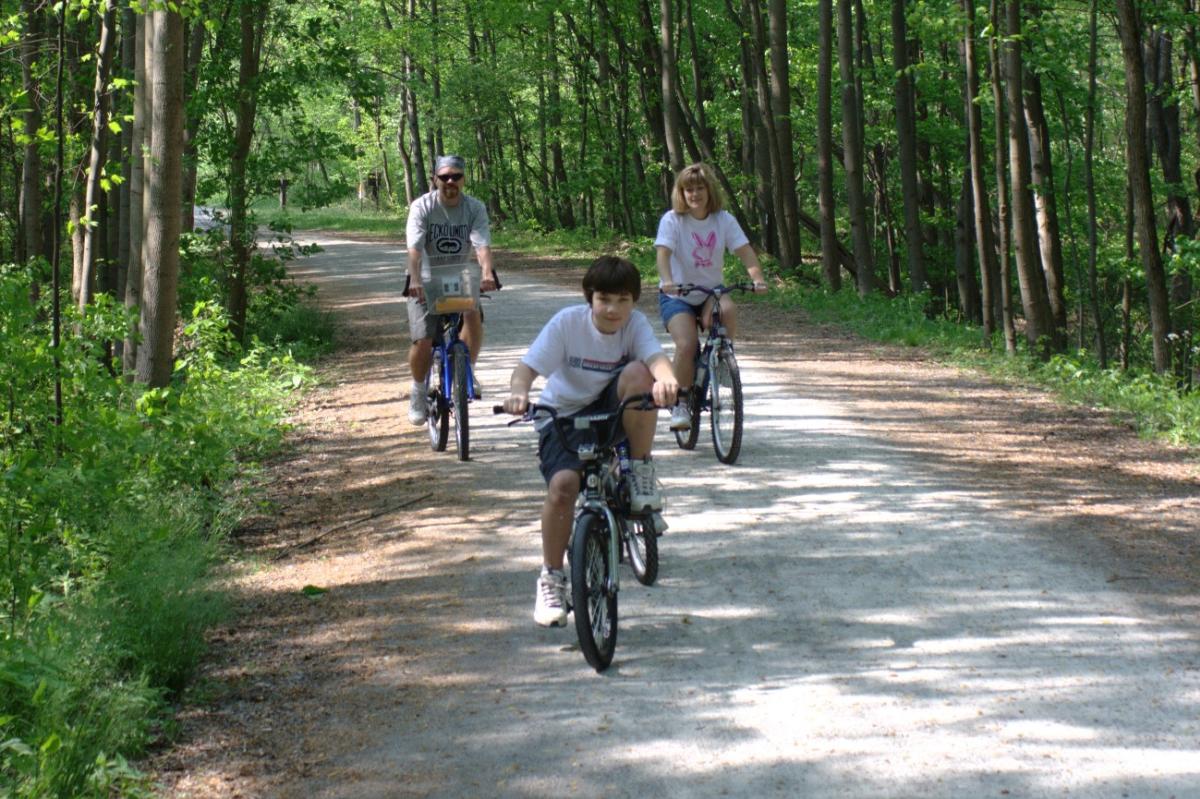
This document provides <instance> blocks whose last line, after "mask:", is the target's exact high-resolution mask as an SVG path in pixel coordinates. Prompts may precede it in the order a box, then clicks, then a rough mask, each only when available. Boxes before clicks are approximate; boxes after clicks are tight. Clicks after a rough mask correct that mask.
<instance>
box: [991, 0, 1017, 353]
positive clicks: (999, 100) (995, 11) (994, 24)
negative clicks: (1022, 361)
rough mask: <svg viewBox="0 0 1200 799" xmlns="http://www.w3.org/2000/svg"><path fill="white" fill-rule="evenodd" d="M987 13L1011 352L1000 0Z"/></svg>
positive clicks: (1003, 314) (1004, 313)
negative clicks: (988, 13)
mask: <svg viewBox="0 0 1200 799" xmlns="http://www.w3.org/2000/svg"><path fill="white" fill-rule="evenodd" d="M990 16H991V29H992V34H991V36H989V37H988V63H989V72H990V74H991V84H992V108H993V113H992V118H993V119H994V120H995V130H996V135H995V137H994V141H995V145H994V146H995V157H994V158H993V161H994V162H995V166H996V212H997V215H998V217H999V220H998V221H999V224H998V226H997V229H998V231H999V241H998V243H997V246H998V250H997V253H998V255H999V261H1000V295H999V298H998V299H999V301H1000V319H1001V322H1002V324H1003V326H1004V349H1005V352H1007V353H1008V354H1009V355H1015V354H1016V352H1017V332H1016V324H1015V322H1014V320H1013V304H1012V256H1011V253H1012V242H1011V239H1010V236H1009V231H1010V225H1009V218H1010V216H1011V213H1010V212H1009V208H1008V188H1007V186H1008V177H1007V172H1006V171H1005V165H1006V164H1007V163H1008V159H1007V157H1006V156H1005V143H1006V141H1007V139H1008V126H1007V125H1006V124H1005V119H1007V115H1006V113H1005V110H1004V83H1003V81H1002V80H1001V75H1000V73H1001V67H1000V31H1001V30H1002V25H1001V21H1002V20H1003V18H1004V0H992V5H991V12H990Z"/></svg>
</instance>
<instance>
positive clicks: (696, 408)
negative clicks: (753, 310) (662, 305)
mask: <svg viewBox="0 0 1200 799" xmlns="http://www.w3.org/2000/svg"><path fill="white" fill-rule="evenodd" d="M693 291H699V292H703V293H704V294H708V295H709V296H711V297H712V298H713V307H712V323H711V324H710V325H709V326H708V336H707V338H705V339H704V341H703V342H702V344H701V346H699V347H697V348H696V362H695V377H694V378H693V381H692V390H691V391H690V392H689V395H688V399H687V408H688V415H689V416H690V417H691V421H692V424H691V427H689V428H688V429H687V430H676V431H675V443H677V444H679V446H680V448H682V449H695V448H696V441H697V440H698V439H699V437H700V414H701V413H702V412H704V411H708V413H709V421H710V422H711V425H710V426H711V429H712V443H713V450H714V451H715V452H716V454H717V460H719V461H720V462H721V463H733V462H735V461H736V460H737V458H738V454H739V453H740V452H741V450H742V422H743V417H744V414H745V411H744V408H743V406H742V373H741V371H740V370H739V369H738V363H737V357H736V356H735V355H734V354H733V340H732V339H730V338H729V334H728V332H727V331H726V330H725V325H723V324H722V323H721V295H722V294H728V293H729V292H731V291H749V292H753V291H754V284H753V283H735V284H733V285H731V286H717V287H716V288H708V287H707V286H699V285H696V284H695V283H684V284H682V285H681V286H679V289H678V293H679V295H680V296H684V295H686V294H690V293H691V292H693Z"/></svg>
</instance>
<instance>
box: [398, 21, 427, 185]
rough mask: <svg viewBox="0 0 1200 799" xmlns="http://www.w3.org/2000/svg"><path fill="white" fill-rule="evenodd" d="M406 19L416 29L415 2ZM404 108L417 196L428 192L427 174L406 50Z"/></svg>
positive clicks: (412, 63)
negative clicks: (410, 136)
mask: <svg viewBox="0 0 1200 799" xmlns="http://www.w3.org/2000/svg"><path fill="white" fill-rule="evenodd" d="M408 18H409V22H410V23H411V24H412V25H413V26H414V28H415V27H416V24H417V0H409V2H408ZM404 77H405V81H404V108H405V112H406V113H407V114H408V130H409V133H410V134H411V135H412V139H411V140H410V142H411V143H410V148H411V151H412V156H413V158H414V160H415V161H416V164H415V167H416V174H415V176H414V177H415V180H416V184H417V186H418V194H423V193H424V192H426V191H428V190H429V186H430V182H429V180H430V179H429V173H428V171H426V169H425V155H424V150H423V149H422V145H421V124H420V116H419V114H418V112H417V94H416V92H415V91H413V88H412V87H413V86H414V85H416V83H417V82H418V76H417V65H416V61H414V60H413V57H412V53H410V52H409V51H408V50H407V49H405V51H404Z"/></svg>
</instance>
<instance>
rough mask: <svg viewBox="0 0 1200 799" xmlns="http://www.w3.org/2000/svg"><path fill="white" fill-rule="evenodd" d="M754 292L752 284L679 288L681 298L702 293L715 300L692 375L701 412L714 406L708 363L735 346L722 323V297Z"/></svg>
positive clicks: (694, 285) (692, 285)
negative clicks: (710, 391)
mask: <svg viewBox="0 0 1200 799" xmlns="http://www.w3.org/2000/svg"><path fill="white" fill-rule="evenodd" d="M753 290H754V284H752V283H734V284H733V285H731V286H716V287H715V288H711V289H710V288H708V287H707V286H698V285H696V284H694V283H685V284H683V285H682V286H680V287H679V295H680V296H683V295H685V294H690V293H691V292H693V291H700V292H703V293H705V294H707V295H709V296H710V297H712V298H713V306H712V319H711V320H709V324H708V330H707V331H706V335H705V337H704V340H703V341H702V342H699V343H698V345H697V347H696V358H695V360H694V361H693V368H694V370H695V371H694V372H693V373H692V385H693V388H692V392H693V397H694V399H695V401H696V402H698V403H699V406H700V409H701V410H710V409H711V406H712V402H711V400H710V399H709V394H708V385H709V381H710V380H712V374H711V373H710V370H709V369H708V362H709V359H710V358H711V357H712V353H713V350H714V349H717V350H719V349H721V348H724V347H732V346H733V340H732V339H730V338H729V333H728V332H727V331H726V330H725V325H724V324H723V323H722V322H721V297H722V296H724V295H725V294H728V293H730V292H733V291H753ZM697 326H699V320H697Z"/></svg>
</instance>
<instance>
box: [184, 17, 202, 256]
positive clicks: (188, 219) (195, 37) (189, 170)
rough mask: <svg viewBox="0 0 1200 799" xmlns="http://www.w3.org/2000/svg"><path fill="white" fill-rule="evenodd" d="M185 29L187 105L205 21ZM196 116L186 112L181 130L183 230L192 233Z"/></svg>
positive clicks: (193, 86)
mask: <svg viewBox="0 0 1200 799" xmlns="http://www.w3.org/2000/svg"><path fill="white" fill-rule="evenodd" d="M189 25H190V30H189V32H188V52H187V65H186V68H185V73H184V74H185V77H184V84H183V102H184V103H185V107H186V104H187V103H188V101H190V100H191V99H192V96H193V95H195V93H196V86H197V84H198V83H199V81H200V59H201V57H202V56H203V55H204V24H203V23H202V22H200V21H199V20H193V21H192V22H191V23H189ZM200 122H201V119H200V117H199V116H198V115H195V114H189V115H188V116H187V119H186V123H187V124H186V126H185V127H184V130H183V230H184V231H185V232H187V233H190V232H192V230H193V229H194V228H195V223H196V169H197V167H198V166H199V154H198V153H197V151H196V131H197V129H198V128H199V127H200Z"/></svg>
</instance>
